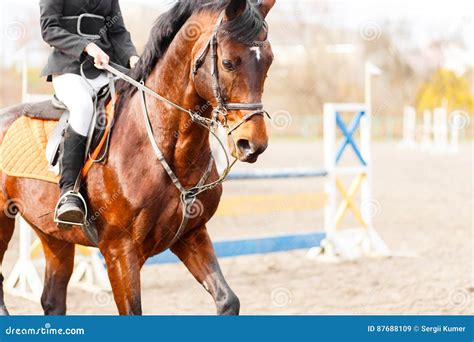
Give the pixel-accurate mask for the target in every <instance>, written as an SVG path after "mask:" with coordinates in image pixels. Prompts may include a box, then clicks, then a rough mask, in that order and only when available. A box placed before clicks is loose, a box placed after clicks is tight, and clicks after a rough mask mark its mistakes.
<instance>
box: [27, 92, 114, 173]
mask: <svg viewBox="0 0 474 342" xmlns="http://www.w3.org/2000/svg"><path fill="white" fill-rule="evenodd" d="M110 100H111V91H110V87H109V85H106V86H104V87H103V88H101V89H100V90H99V92H98V93H97V96H96V101H95V104H96V107H95V111H96V113H97V116H96V120H95V127H94V130H93V131H91V132H90V134H91V135H92V136H90V137H89V140H90V145H89V148H88V150H87V151H86V155H89V152H90V151H94V150H96V149H97V148H98V147H99V145H100V143H101V141H102V140H103V138H104V134H105V131H106V129H107V125H104V123H105V122H108V120H109V118H107V110H106V108H107V104H108V103H109V102H110ZM24 115H25V116H27V117H29V118H32V119H39V120H52V121H58V124H57V125H56V127H55V128H54V129H53V131H52V132H51V133H50V134H49V136H48V144H47V146H46V158H47V160H48V163H49V166H50V170H51V171H53V172H54V173H55V174H56V175H58V174H59V165H58V160H59V146H60V143H61V140H62V138H63V135H64V132H65V130H66V128H67V126H68V121H69V111H68V108H67V106H66V105H64V103H62V102H61V101H60V100H59V99H58V98H57V97H56V95H54V96H53V98H52V99H51V100H49V101H43V102H39V103H33V104H31V105H29V107H28V112H27V113H25V114H24ZM109 133H110V131H109V132H107V134H109ZM104 149H105V151H103V152H104V153H103V155H102V157H101V159H104V158H105V154H106V152H107V150H106V149H107V146H101V147H100V150H104ZM98 152H99V153H100V152H101V151H98ZM87 171H88V170H87ZM86 173H87V172H86ZM83 176H85V174H83Z"/></svg>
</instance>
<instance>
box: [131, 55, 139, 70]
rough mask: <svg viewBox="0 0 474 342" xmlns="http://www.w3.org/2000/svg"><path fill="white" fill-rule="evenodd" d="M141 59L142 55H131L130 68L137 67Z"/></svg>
mask: <svg viewBox="0 0 474 342" xmlns="http://www.w3.org/2000/svg"><path fill="white" fill-rule="evenodd" d="M139 59H140V57H138V56H132V57H130V61H129V63H130V68H132V69H133V68H135V66H136V65H137V63H138V60H139Z"/></svg>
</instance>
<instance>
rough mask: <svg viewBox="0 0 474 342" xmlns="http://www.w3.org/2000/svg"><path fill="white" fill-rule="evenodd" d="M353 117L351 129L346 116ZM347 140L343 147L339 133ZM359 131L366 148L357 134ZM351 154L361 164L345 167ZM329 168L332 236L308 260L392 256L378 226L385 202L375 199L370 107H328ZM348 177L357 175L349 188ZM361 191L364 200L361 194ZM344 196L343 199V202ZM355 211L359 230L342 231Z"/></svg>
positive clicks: (327, 226)
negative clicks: (375, 223)
mask: <svg viewBox="0 0 474 342" xmlns="http://www.w3.org/2000/svg"><path fill="white" fill-rule="evenodd" d="M343 112H346V113H353V114H354V115H353V118H352V121H351V122H350V123H349V125H348V126H346V124H345V123H344V121H343V119H342V113H343ZM338 131H340V132H341V133H342V141H341V142H340V143H339V145H338V144H337V132H338ZM357 132H359V136H360V139H359V140H360V147H359V145H358V144H357V140H356V135H357ZM349 150H351V151H352V152H353V153H354V155H355V163H356V166H352V165H344V166H343V165H342V163H341V160H342V157H343V155H344V154H345V153H348V152H350V151H349ZM324 164H325V170H326V172H327V175H326V182H325V189H324V190H325V192H326V194H327V202H326V206H325V209H324V229H325V232H326V238H325V239H324V240H323V241H322V242H321V246H320V247H315V248H313V249H311V250H310V251H309V253H308V257H310V258H315V257H321V256H323V257H330V258H334V257H338V258H343V259H355V258H358V257H361V256H389V255H390V251H389V249H388V247H387V246H386V245H385V243H384V242H383V240H382V239H381V238H380V237H379V235H378V234H377V232H376V230H375V229H374V226H373V222H372V221H373V217H374V216H375V215H377V214H378V212H379V211H380V204H379V203H378V202H377V201H376V200H375V199H374V198H373V196H372V155H371V114H370V110H369V109H368V108H367V105H366V104H363V103H362V104H361V103H354V104H347V103H328V104H325V105H324ZM342 176H353V180H352V183H351V185H350V186H349V188H348V189H347V188H346V187H345V185H344V183H343V180H342ZM359 190H360V199H359V200H357V198H356V195H357V193H358V192H359ZM338 193H339V197H340V198H341V201H340V202H339V204H338ZM349 211H351V212H352V214H353V216H354V218H355V220H356V221H357V223H358V226H357V227H353V228H347V227H346V228H344V229H343V228H342V223H343V219H344V217H345V215H346V214H347V213H348V212H349Z"/></svg>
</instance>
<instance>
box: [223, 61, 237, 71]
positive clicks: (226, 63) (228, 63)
mask: <svg viewBox="0 0 474 342" xmlns="http://www.w3.org/2000/svg"><path fill="white" fill-rule="evenodd" d="M222 65H223V66H224V68H226V69H227V70H229V71H233V70H235V65H234V63H233V62H232V61H231V60H229V59H225V60H223V61H222Z"/></svg>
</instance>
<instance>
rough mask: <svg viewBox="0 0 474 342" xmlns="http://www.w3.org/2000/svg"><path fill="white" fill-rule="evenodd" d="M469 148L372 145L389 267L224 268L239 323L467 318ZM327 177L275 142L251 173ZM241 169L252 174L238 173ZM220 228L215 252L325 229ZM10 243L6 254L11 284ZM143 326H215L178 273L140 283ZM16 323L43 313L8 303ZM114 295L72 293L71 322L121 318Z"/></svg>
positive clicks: (317, 147)
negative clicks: (76, 317) (77, 317)
mask: <svg viewBox="0 0 474 342" xmlns="http://www.w3.org/2000/svg"><path fill="white" fill-rule="evenodd" d="M472 157H473V155H472V146H471V145H469V144H465V145H463V146H462V150H461V153H459V154H457V155H430V154H428V153H424V152H419V151H406V150H399V149H398V148H397V147H396V146H395V145H394V144H386V143H374V145H373V159H374V170H373V171H374V176H373V181H374V197H375V200H376V201H377V203H378V205H379V208H378V209H379V212H378V214H377V216H376V217H375V218H374V223H375V227H376V228H377V230H378V232H379V233H380V235H381V236H382V237H383V239H384V240H385V242H386V243H387V244H388V246H389V247H390V248H391V249H392V251H393V253H394V255H395V256H394V257H391V258H385V259H362V260H357V261H353V262H343V263H338V264H327V263H319V262H315V261H311V260H308V259H306V258H305V254H306V251H305V250H300V251H293V252H285V253H276V254H266V255H252V256H243V257H237V258H228V259H221V265H222V268H223V271H224V274H225V275H226V278H227V280H228V282H229V284H230V285H231V287H232V288H233V289H234V291H235V292H236V294H237V295H238V296H239V297H240V300H241V306H242V314H245V315H264V314H265V315H281V314H285V315H287V314H289V315H300V314H349V315H352V314H473V313H474V281H473V276H474V270H473V250H474V249H473V247H474V243H473V220H472V213H473V202H472V201H473V192H472V177H473V165H472ZM316 165H322V144H321V143H309V142H302V141H273V142H271V144H270V147H269V150H268V151H267V152H266V153H265V155H264V156H263V157H262V159H261V160H260V161H259V162H258V163H257V164H256V165H255V166H250V168H252V167H258V168H260V167H261V168H265V167H289V166H290V167H291V166H294V167H298V166H302V167H303V166H316ZM239 168H241V169H244V168H248V166H239ZM322 186H323V180H322V179H305V180H269V181H239V182H230V183H227V184H226V187H225V196H226V197H228V198H233V196H242V195H252V194H254V195H257V194H258V195H261V194H267V195H268V194H274V195H275V196H278V195H279V194H297V193H300V192H305V193H308V192H314V193H317V192H321V191H322V190H323V188H322ZM262 208H263V209H262V210H259V212H258V213H253V214H250V213H246V214H245V217H242V216H223V215H220V216H217V217H216V218H215V219H213V220H212V222H211V223H210V225H209V230H210V233H211V235H212V237H213V239H214V240H218V239H221V238H231V237H234V238H236V237H239V238H240V237H244V236H245V237H246V236H265V235H274V234H279V233H292V232H298V231H312V230H321V229H322V224H323V223H322V222H323V221H322V220H323V216H322V210H304V208H303V209H302V210H295V211H291V212H285V211H282V212H277V213H270V210H269V208H265V205H264V204H262ZM17 242H18V241H17V238H16V237H15V239H14V240H13V242H12V245H11V247H10V250H9V251H8V252H7V255H6V259H5V262H4V264H3V269H4V271H5V275H6V276H8V274H9V270H10V269H11V267H12V266H13V263H14V260H15V258H16V255H17V250H16V249H17ZM142 292H143V296H142V303H143V311H144V313H145V314H159V315H161V314H214V312H215V309H214V305H213V302H212V299H211V297H210V296H209V295H208V294H207V293H206V292H205V291H204V290H203V289H202V288H201V286H200V285H198V284H197V283H196V282H195V280H194V279H193V278H192V276H191V275H190V274H189V273H188V272H187V270H186V269H185V268H184V266H183V265H181V264H170V265H153V266H146V267H145V268H144V270H143V271H142ZM6 304H7V306H8V308H9V310H10V313H11V314H15V315H19V314H42V310H41V307H40V305H39V304H38V303H33V302H30V301H27V300H23V299H19V298H16V297H13V296H11V295H8V294H7V295H6ZM116 312H117V311H116V308H115V305H114V303H113V300H112V297H111V295H109V294H107V293H99V294H95V295H94V294H91V293H88V292H84V291H82V290H78V289H74V288H71V289H70V291H69V297H68V313H69V314H116Z"/></svg>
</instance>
